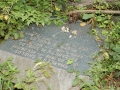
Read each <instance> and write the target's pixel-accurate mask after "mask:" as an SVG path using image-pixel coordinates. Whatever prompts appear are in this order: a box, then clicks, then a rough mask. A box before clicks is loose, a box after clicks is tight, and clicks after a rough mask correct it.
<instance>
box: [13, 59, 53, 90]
mask: <svg viewBox="0 0 120 90" xmlns="http://www.w3.org/2000/svg"><path fill="white" fill-rule="evenodd" d="M38 73H39V74H38ZM51 73H54V71H53V69H52V67H51V65H50V64H49V63H46V62H41V61H38V62H36V64H35V66H34V67H33V69H27V70H26V77H25V78H23V79H21V80H18V81H19V82H18V83H16V84H15V86H14V87H15V88H17V89H22V90H36V87H35V85H34V86H33V83H35V84H38V82H43V83H44V84H45V85H46V86H47V88H48V90H51V89H50V87H49V86H48V84H47V83H46V82H45V80H44V79H45V78H50V77H51Z"/></svg>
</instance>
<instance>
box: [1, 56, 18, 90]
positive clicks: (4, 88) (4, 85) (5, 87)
mask: <svg viewBox="0 0 120 90" xmlns="http://www.w3.org/2000/svg"><path fill="white" fill-rule="evenodd" d="M17 73H18V70H17V67H16V66H15V65H14V64H13V63H12V58H8V59H7V61H6V62H3V63H1V64H0V90H14V83H13V80H16V78H15V74H17Z"/></svg>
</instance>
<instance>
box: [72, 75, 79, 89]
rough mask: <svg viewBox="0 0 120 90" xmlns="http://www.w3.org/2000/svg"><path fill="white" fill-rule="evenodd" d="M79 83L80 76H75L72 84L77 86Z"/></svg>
mask: <svg viewBox="0 0 120 90" xmlns="http://www.w3.org/2000/svg"><path fill="white" fill-rule="evenodd" d="M78 84H79V77H75V79H74V80H73V82H72V86H73V87H75V86H77V85H78Z"/></svg>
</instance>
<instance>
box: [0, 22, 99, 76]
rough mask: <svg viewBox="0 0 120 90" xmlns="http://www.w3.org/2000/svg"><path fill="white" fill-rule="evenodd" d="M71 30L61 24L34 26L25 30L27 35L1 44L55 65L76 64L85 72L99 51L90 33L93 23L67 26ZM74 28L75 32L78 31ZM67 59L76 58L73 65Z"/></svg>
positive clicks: (63, 67) (5, 49)
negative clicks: (65, 29) (82, 25)
mask: <svg viewBox="0 0 120 90" xmlns="http://www.w3.org/2000/svg"><path fill="white" fill-rule="evenodd" d="M64 26H66V27H69V28H70V30H69V31H68V32H64V31H62V30H61V27H62V26H55V25H50V26H45V27H37V26H36V25H31V26H30V27H28V28H26V29H25V32H24V33H25V38H23V39H20V40H11V39H10V40H8V41H6V42H5V43H3V44H2V45H1V46H0V50H3V51H7V52H10V53H13V54H16V55H19V56H22V57H26V58H29V59H31V60H37V59H38V58H39V59H41V60H44V61H47V62H50V63H51V64H52V65H53V66H55V67H57V68H60V69H63V70H68V69H71V68H73V65H74V66H75V67H76V68H77V70H79V71H80V72H81V74H83V72H84V71H85V70H88V68H89V65H88V63H89V62H90V61H92V57H91V55H92V54H93V53H95V52H97V51H98V50H99V48H98V46H97V43H96V41H95V40H94V38H93V37H92V36H90V35H89V34H88V32H90V31H91V29H90V26H89V25H86V26H85V27H81V26H80V25H79V23H76V24H70V25H69V24H68V25H64ZM73 31H76V32H75V34H74V33H73ZM68 59H73V60H74V64H73V65H67V64H66V63H67V61H68Z"/></svg>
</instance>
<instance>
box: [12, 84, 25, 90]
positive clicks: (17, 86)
mask: <svg viewBox="0 0 120 90" xmlns="http://www.w3.org/2000/svg"><path fill="white" fill-rule="evenodd" d="M14 87H15V88H17V89H24V85H23V83H17V84H15V86H14Z"/></svg>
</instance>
